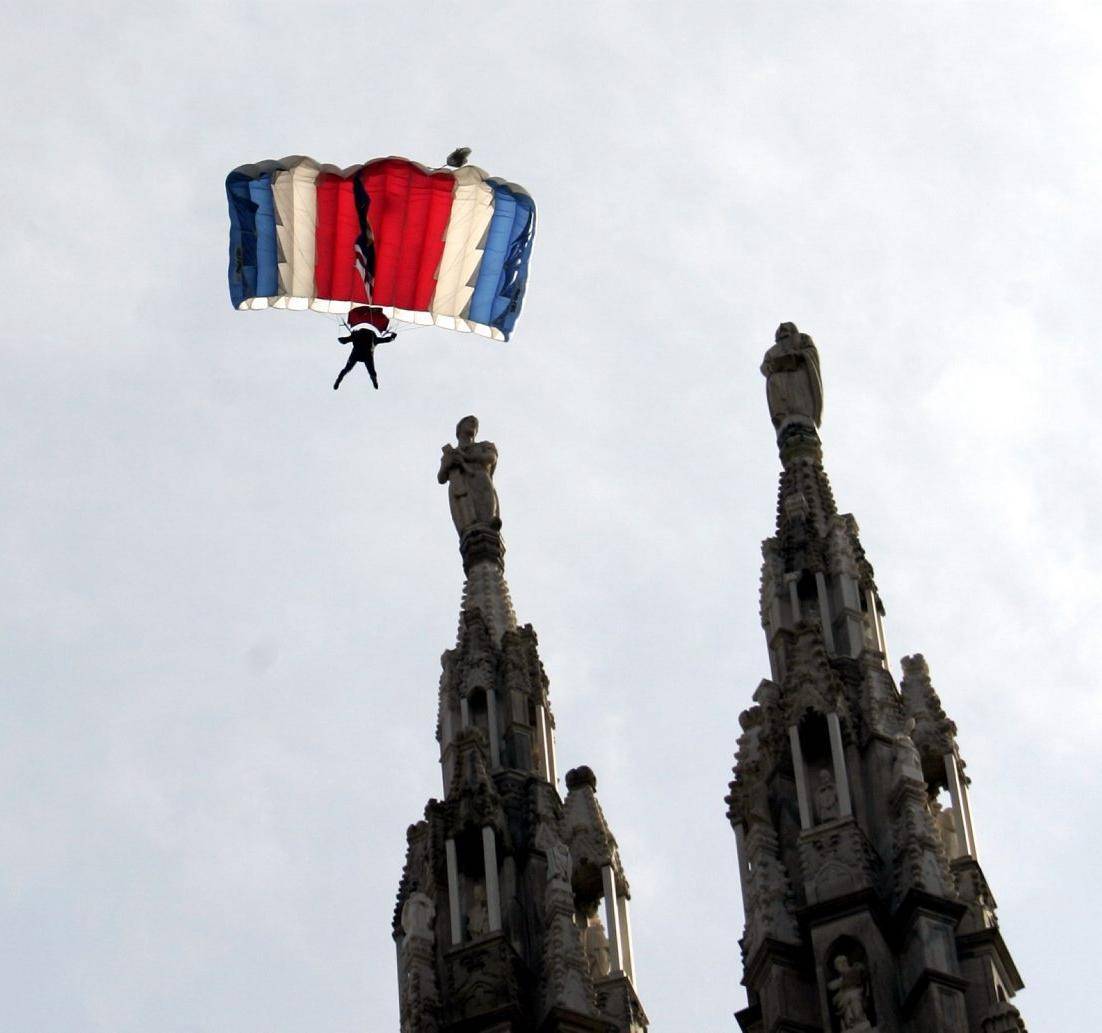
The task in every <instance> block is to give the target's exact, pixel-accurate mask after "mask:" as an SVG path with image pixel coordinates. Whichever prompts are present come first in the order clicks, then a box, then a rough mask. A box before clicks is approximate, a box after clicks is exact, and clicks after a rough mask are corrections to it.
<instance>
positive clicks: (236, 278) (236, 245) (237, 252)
mask: <svg viewBox="0 0 1102 1033" xmlns="http://www.w3.org/2000/svg"><path fill="white" fill-rule="evenodd" d="M226 198H227V200H228V201H229V207H230V268H229V280H230V298H231V299H232V301H233V305H234V308H238V307H240V305H241V303H242V302H243V301H244V300H245V299H246V298H253V297H256V205H255V204H254V203H253V200H252V198H251V197H250V195H249V180H248V178H247V177H246V176H243V175H242V174H241V173H240V172H231V173H230V174H229V175H228V176H227V177H226Z"/></svg>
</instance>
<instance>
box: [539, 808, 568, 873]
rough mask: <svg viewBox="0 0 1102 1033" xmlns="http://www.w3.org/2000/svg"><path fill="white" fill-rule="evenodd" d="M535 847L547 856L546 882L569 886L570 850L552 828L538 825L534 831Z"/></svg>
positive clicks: (542, 824) (546, 825) (543, 823)
mask: <svg viewBox="0 0 1102 1033" xmlns="http://www.w3.org/2000/svg"><path fill="white" fill-rule="evenodd" d="M536 846H538V847H539V848H540V849H541V850H542V851H543V852H544V853H545V854H546V855H547V881H548V882H549V883H551V882H555V883H564V884H565V885H566V887H567V888H569V886H570V876H571V874H572V872H573V867H574V864H573V861H572V860H571V857H570V848H569V847H568V846H567V845H566V844H565V843H564V842H563V841H562V840H561V839H559V837H558V836H557V835H556V834H555V832H554V830H553V829H552V827H551V826H550V825H548V824H546V823H545V822H541V823H540V827H539V829H538V830H537V831H536Z"/></svg>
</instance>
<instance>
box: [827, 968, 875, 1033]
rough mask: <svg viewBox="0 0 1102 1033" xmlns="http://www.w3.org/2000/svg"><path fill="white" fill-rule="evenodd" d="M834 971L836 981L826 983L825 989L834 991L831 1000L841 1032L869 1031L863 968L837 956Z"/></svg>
mask: <svg viewBox="0 0 1102 1033" xmlns="http://www.w3.org/2000/svg"><path fill="white" fill-rule="evenodd" d="M834 971H835V972H837V973H838V978H837V979H832V980H831V981H830V982H829V983H827V989H828V990H832V991H834V993H833V996H832V997H831V1000H832V1001H833V1002H834V1009H835V1011H836V1012H837V1015H838V1022H839V1025H840V1026H841V1028H842V1029H843V1030H861V1029H869V1028H870V1027H869V1017H868V1015H867V1014H866V1012H865V966H864V965H862V964H861V963H860V962H859V961H855V962H852V963H851V962H850V960H849V959H848V958H847V957H846V956H845V955H844V954H839V955H838V957H836V958H835V959H834Z"/></svg>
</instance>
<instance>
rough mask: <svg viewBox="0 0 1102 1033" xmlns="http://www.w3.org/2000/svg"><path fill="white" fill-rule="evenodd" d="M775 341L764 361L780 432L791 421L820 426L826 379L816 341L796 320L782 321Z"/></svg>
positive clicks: (771, 405) (771, 412)
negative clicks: (821, 368) (823, 375)
mask: <svg viewBox="0 0 1102 1033" xmlns="http://www.w3.org/2000/svg"><path fill="white" fill-rule="evenodd" d="M774 341H775V342H776V343H775V344H774V345H773V347H772V348H770V349H769V351H767V352H766V353H765V359H764V361H763V362H762V364H761V371H762V373H764V374H765V377H766V386H765V397H766V400H767V401H768V403H769V417H770V419H771V420H772V421H773V426H774V427H776V428H777V433H778V434H779V433H780V431H781V430H782V428H783V427H784V425H785V424H788V423H802V424H805V425H806V426H814V427H818V426H819V424H820V423H821V422H822V417H823V378H822V375H821V374H820V372H819V352H818V350H817V349H816V347H815V342H814V341H813V340H812V339H811V338H810V337H809V336H808V335H807V334H801V333H800V331H799V330H798V329H797V328H796V324H795V323H781V325H780V326H779V327H777V333H776V335H775V337H774Z"/></svg>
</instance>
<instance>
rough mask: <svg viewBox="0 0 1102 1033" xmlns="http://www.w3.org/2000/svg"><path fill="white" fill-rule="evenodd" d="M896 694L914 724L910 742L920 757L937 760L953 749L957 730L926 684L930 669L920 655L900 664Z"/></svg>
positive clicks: (932, 689)
mask: <svg viewBox="0 0 1102 1033" xmlns="http://www.w3.org/2000/svg"><path fill="white" fill-rule="evenodd" d="M902 665H903V681H902V683H901V684H900V686H899V688H900V692H901V694H902V696H903V706H904V708H905V710H906V712H907V715H908V716H909V717H910V718H912V719H913V720H914V722H915V728H914V732H913V738H914V741H915V745H917V746H918V748H919V750H920V751H921V753H923V754H926V755H931V756H936V757H938V758H941V757H944V756H945V754H947V753H952V752H953V751H954V750H955V748H956V737H957V726H956V725H955V724H954V723H953V722H952V721H950V720H949V718H948V716H947V715H946V713H945V711H944V710H943V709H942V707H941V700H940V699H938V695H937V692H936V691H934V686H933V683H932V682H931V681H930V668H929V666H928V665H927V663H926V658H925V657H924V656H923V655H922V654H921V653H915V655H914V656H905V657H903V660H902Z"/></svg>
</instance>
